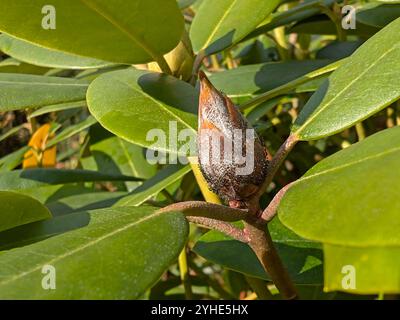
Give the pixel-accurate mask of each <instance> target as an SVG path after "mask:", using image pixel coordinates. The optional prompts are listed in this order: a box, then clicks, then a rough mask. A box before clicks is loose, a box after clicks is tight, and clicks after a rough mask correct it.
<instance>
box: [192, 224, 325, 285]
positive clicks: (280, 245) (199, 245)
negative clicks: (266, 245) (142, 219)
mask: <svg viewBox="0 0 400 320" xmlns="http://www.w3.org/2000/svg"><path fill="white" fill-rule="evenodd" d="M269 229H270V233H271V237H272V239H273V241H274V243H275V245H276V247H277V249H278V251H279V255H280V256H281V258H282V260H283V263H284V265H285V266H287V267H288V271H289V273H290V274H291V276H292V278H293V280H294V281H295V282H296V283H303V284H321V283H322V251H321V250H320V245H319V244H318V243H316V242H313V241H309V240H305V239H303V238H300V237H299V236H297V235H296V234H294V233H293V232H291V231H290V230H288V229H287V228H285V227H284V226H283V225H282V224H281V223H280V222H279V220H278V219H274V220H273V221H272V222H271V223H270V224H269ZM193 251H194V252H196V253H197V254H199V255H200V256H202V257H203V258H205V259H207V260H209V261H211V262H213V263H218V264H220V265H222V266H224V267H226V268H228V269H231V270H234V271H237V272H240V273H243V274H246V275H248V276H251V277H256V278H261V279H265V280H271V279H270V277H269V276H268V275H267V274H266V273H265V271H264V269H263V267H262V266H261V264H260V262H259V261H258V259H257V257H256V255H255V253H254V252H253V251H252V250H251V249H250V247H249V246H248V245H247V244H245V243H243V242H240V241H237V240H234V239H232V238H230V237H228V236H226V235H224V234H223V233H220V232H217V231H209V232H207V233H206V234H205V235H203V236H202V237H200V239H199V240H198V241H197V242H196V245H195V246H194V248H193Z"/></svg>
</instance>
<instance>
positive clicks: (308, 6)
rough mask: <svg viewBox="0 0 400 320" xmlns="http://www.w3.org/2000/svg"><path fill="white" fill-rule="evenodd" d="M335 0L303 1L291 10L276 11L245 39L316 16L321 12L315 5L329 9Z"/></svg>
mask: <svg viewBox="0 0 400 320" xmlns="http://www.w3.org/2000/svg"><path fill="white" fill-rule="evenodd" d="M334 2H338V1H337V0H312V1H305V2H303V3H300V4H298V5H296V6H295V7H293V8H290V9H288V10H284V11H278V12H274V13H273V14H271V15H270V16H269V17H268V18H267V19H265V21H263V22H262V23H261V24H260V25H259V26H257V29H255V30H254V31H252V32H251V33H250V34H249V35H248V36H247V37H246V38H245V39H250V38H254V37H256V36H259V35H261V34H265V33H267V32H268V31H271V30H273V29H275V28H277V27H280V26H284V25H289V24H291V23H293V22H296V21H300V20H303V19H305V18H308V17H311V16H314V15H317V14H319V13H320V12H321V9H320V8H318V6H317V5H319V4H321V3H322V4H324V5H325V6H326V7H330V6H331V5H332V4H333V3H334ZM339 2H340V1H339Z"/></svg>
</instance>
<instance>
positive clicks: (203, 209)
mask: <svg viewBox="0 0 400 320" xmlns="http://www.w3.org/2000/svg"><path fill="white" fill-rule="evenodd" d="M171 211H179V212H182V213H183V214H184V215H185V216H193V217H206V218H211V219H216V220H221V221H228V222H233V221H239V220H243V219H244V218H246V217H247V216H248V215H249V214H248V211H247V210H243V209H235V208H230V207H227V206H223V205H220V204H214V203H208V202H204V201H185V202H178V203H174V204H171V205H169V206H166V207H164V208H162V209H159V210H158V211H157V212H171Z"/></svg>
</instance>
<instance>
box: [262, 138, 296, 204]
mask: <svg viewBox="0 0 400 320" xmlns="http://www.w3.org/2000/svg"><path fill="white" fill-rule="evenodd" d="M298 141H299V139H298V137H297V136H295V135H293V134H291V135H290V136H289V137H288V138H287V139H286V141H285V142H284V143H283V144H282V145H281V147H280V148H279V150H278V151H277V153H276V154H275V156H274V157H273V158H272V160H271V162H270V163H269V165H268V173H267V176H266V178H265V180H264V183H263V185H262V186H261V188H260V190H259V191H258V193H257V195H256V197H258V198H260V197H261V196H262V195H263V193H264V192H265V191H266V190H267V188H268V186H269V185H270V184H271V182H272V179H273V178H274V176H275V174H276V172H277V171H278V169H279V167H280V166H281V164H282V163H283V161H284V160H285V158H286V156H287V155H288V154H289V152H290V151H291V150H292V149H293V147H294V146H295V145H296V143H297V142H298Z"/></svg>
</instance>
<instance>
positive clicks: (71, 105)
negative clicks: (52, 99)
mask: <svg viewBox="0 0 400 320" xmlns="http://www.w3.org/2000/svg"><path fill="white" fill-rule="evenodd" d="M85 106H86V101H85V100H82V101H74V102H66V103H60V104H54V105H49V106H45V107H42V108H40V109H38V110H35V111H33V112H32V113H31V114H29V115H28V118H29V119H30V118H34V117H37V116H41V115H43V114H46V113H50V112H60V111H64V110H70V109H77V108H82V107H85Z"/></svg>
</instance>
